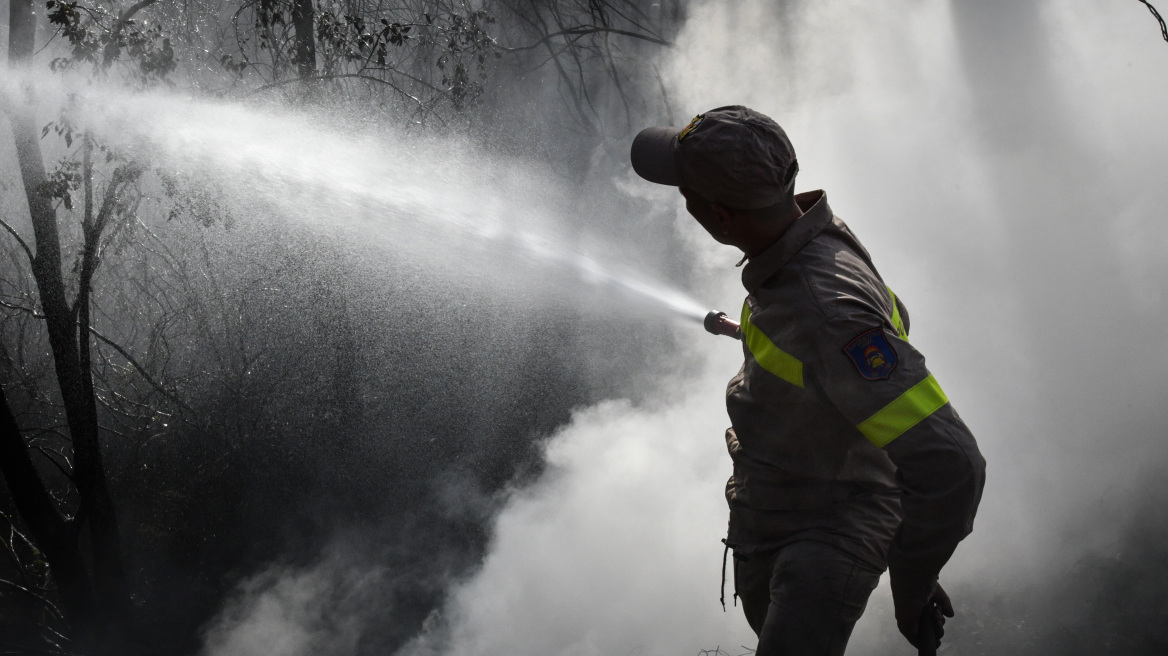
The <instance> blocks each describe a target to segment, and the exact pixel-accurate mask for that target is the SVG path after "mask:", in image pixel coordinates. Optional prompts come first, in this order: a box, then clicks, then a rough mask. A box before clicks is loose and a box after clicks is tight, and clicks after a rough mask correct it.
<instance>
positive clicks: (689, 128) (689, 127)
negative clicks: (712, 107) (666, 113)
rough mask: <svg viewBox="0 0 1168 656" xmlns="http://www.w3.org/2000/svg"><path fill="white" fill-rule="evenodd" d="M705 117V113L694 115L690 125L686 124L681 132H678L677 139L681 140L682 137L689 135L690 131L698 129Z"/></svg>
mask: <svg viewBox="0 0 1168 656" xmlns="http://www.w3.org/2000/svg"><path fill="white" fill-rule="evenodd" d="M704 118H706V115H705V114H698V115H697V116H695V117H693V120H692V121H690V122H689V125H687V126H685V128H684V129H683V130H682V131H681V132H679V133H677V140H678V141H681V140H682V139H685V138H686V137H688V136H689V133H690V132H693V131H694V130H696V129H698V126H699V125H701V124H702V119H704Z"/></svg>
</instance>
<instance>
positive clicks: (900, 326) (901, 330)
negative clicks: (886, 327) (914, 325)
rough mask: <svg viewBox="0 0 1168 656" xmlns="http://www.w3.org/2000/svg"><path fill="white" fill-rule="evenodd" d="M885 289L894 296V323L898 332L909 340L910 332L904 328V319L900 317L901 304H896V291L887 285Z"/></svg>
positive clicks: (901, 336) (905, 339) (902, 337)
mask: <svg viewBox="0 0 1168 656" xmlns="http://www.w3.org/2000/svg"><path fill="white" fill-rule="evenodd" d="M884 289H887V290H888V295H889V296H891V297H892V325H894V326H896V334H898V335H900V338H901V339H903V340H904V341H906V342H907V341H908V333H907V332H905V330H904V319H901V318H900V306H898V305H897V304H896V292H894V291H892V288H891V287H889V286H887V285H885V286H884Z"/></svg>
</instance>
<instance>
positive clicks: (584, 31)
mask: <svg viewBox="0 0 1168 656" xmlns="http://www.w3.org/2000/svg"><path fill="white" fill-rule="evenodd" d="M1140 1H1141V2H1143V0H1140ZM588 34H617V35H620V36H627V37H630V38H633V39H640V40H641V41H648V42H649V43H654V44H656V45H659V46H665V47H667V48H672V47H673V42H672V41H666V40H665V39H662V38H659V37H656V36H653V35H651V34H642V33H640V32H633V31H630V30H621V29H617V28H615V27H600V26H596V25H582V26H580V27H570V28H567V29H563V30H560V31H558V32H553V33H551V34H548V35H546V36H544V37H543V38H542V39H539V40H538V41H535V42H533V43H529V44H527V45H525V46H515V47H513V48H506V47H502V46H500V50H503V51H505V52H519V51H521V50H534V49H536V48H538V47H540V46H542V45H543V44H544V43H546V42H548V41H550V40H552V39H554V38H556V37H559V36H572V37H580V36H585V35H588Z"/></svg>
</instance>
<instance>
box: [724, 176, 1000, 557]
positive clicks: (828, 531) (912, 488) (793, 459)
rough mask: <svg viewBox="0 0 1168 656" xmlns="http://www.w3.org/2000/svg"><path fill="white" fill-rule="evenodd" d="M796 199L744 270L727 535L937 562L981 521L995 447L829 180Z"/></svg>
mask: <svg viewBox="0 0 1168 656" xmlns="http://www.w3.org/2000/svg"><path fill="white" fill-rule="evenodd" d="M796 201H797V202H798V203H799V205H800V207H801V208H802V209H803V211H804V214H803V216H801V217H800V218H799V219H797V220H796V221H795V222H794V223H793V224H792V225H791V227H790V228H789V229H788V230H787V231H786V232H785V233H784V234H783V236H782V237H781V238H780V239H779V241H777V242H776V243H775V244H773V245H772V246H770V247H769V248H768V249H767V250H766V251H764V252H762V253H760V254H757V255H755V256H753V257H751V258H750V259H749V261H748V263H747V264H746V266H745V268H744V270H743V272H742V281H743V284H744V285H745V287H746V290H747V292H749V295H748V296H747V298H746V302H745V304H744V306H743V309H742V338H743V339H742V341H743V350H744V353H745V356H746V361H745V363H744V365H743V367H742V369H741V371H739V373H738V375H737V376H735V377H734V378H733V379H732V380H731V381H730V384H729V386H728V387H727V392H726V396H727V407H728V410H729V414H730V419H731V422H732V424H733V427H732V428H731V429H729V430H728V431H727V432H726V444H727V447H728V448H729V451H730V457H731V458H732V460H733V463H734V472H733V476H731V478H730V480H729V482H728V483H727V486H726V498H727V501H728V502H729V504H730V508H731V514H730V529H729V535H728V538H727V542H728V543H729V545H730V546H731V547H733V548H734V549H735V552H736V553H737V554H742V555H746V556H748V555H749V554H750V553H752V552H754V551H757V550H760V549H769V548H773V547H777V546H781V545H783V544H786V543H790V542H791V541H795V540H805V539H810V540H818V541H823V542H828V543H831V544H835V545H837V546H839V547H840V548H841V549H844V550H845V551H847V552H849V553H851V554H853V555H854V556H856V557H857V558H859V559H861V560H863V561H864V562H867V563H869V564H871V565H872V566H873V567H877V568H879V569H883V568H884V567H885V564H886V563H887V565H888V566H890V567H891V568H892V569H893V572H894V574H895V572H896V570H897V568H904V569H912V570H914V571H916V572H920V573H922V574H924V575H926V576H931V575H936V573H937V572H939V571H940V569H941V567H942V566H943V565H944V564H945V562H946V561H947V560H948V559H949V557H950V556H951V555H952V553H953V550H954V548H955V547H956V546H957V543H958V542H959V541H960V540H961V539H962V538H964V537H965V536H966V535H968V534H969V532H970V530H971V529H972V525H973V517H974V513H975V512H976V510H977V505H978V502H979V500H980V498H981V490H982V484H983V482H984V478H985V461H984V460H983V459H982V457H981V454H980V453H979V451H978V448H977V443H976V442H975V440H974V438H973V436H972V435H971V434H970V432H969V429H968V428H966V426H965V423H964V422H963V421H962V420H961V418H960V417H959V416H958V415H957V411H956V410H954V409H953V406H952V405H951V404H950V403H949V401H948V399H947V398H946V396H945V393H944V392H943V391H942V389H941V387H940V385H939V384H938V382H937V380H936V379H935V378H934V377H933V375H932V374H931V373H929V370H928V369H926V368H925V358H924V356H922V355H921V354H920V353H919V352H918V351H917V350H916V349H914V348H913V347H912V346H911V345H910V344H909V342H908V328H909V325H908V324H909V321H908V312H907V310H906V308H905V306H904V305H903V303H901V302H900V301H899V300H898V299H896V297H895V295H894V294H893V293H892V291H891V290H890V289H889V288H888V287H886V286H885V284H884V282H883V280H881V278H880V275H879V274H878V273H877V272H876V268H875V267H874V266H873V264H872V260H871V258H870V257H869V255H868V253H867V251H866V250H865V249H864V247H863V246H862V245H861V244H860V242H859V241H858V240H857V239H856V237H855V236H854V235H853V234H852V232H851V231H850V230H849V229H848V227H847V225H845V224H844V222H843V221H842V220H840V219H839V218H838V217H836V216H834V214H833V213H832V211H831V208H830V207H829V206H828V204H827V198H826V195H825V194H824V192H822V191H814V192H809V193H805V194H799V195H798V196H796ZM902 518H903V520H902ZM886 558H887V560H886Z"/></svg>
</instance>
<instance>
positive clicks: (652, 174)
mask: <svg viewBox="0 0 1168 656" xmlns="http://www.w3.org/2000/svg"><path fill="white" fill-rule="evenodd" d="M678 132H681V128H670V127H654V128H645V129H644V130H641V132H640V133H639V134H638V135H637V137H636V138H635V139H633V147H632V148H631V149H630V151H629V158H630V159H631V160H632V162H633V170H634V171H636V172H637V175H639V176H641V177H642V178H645V179H646V180H648V181H649V182H656V183H657V184H663V185H672V186H674V187H679V186H681V176H680V175H678V173H677V164H676V163H674V161H673V139H674V137H676V136H677V133H678Z"/></svg>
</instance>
